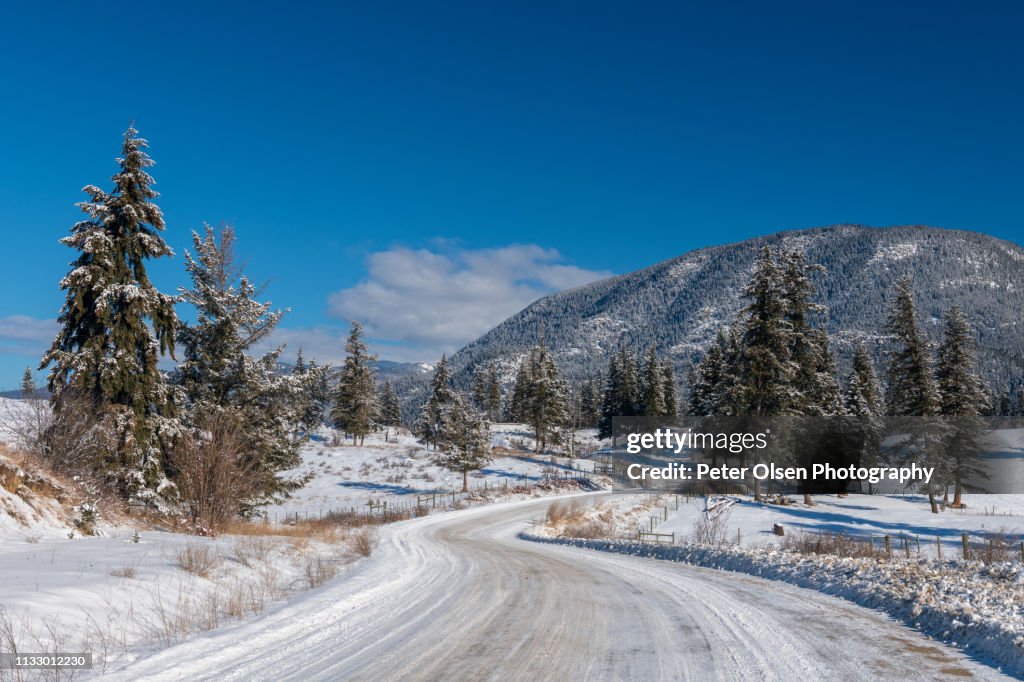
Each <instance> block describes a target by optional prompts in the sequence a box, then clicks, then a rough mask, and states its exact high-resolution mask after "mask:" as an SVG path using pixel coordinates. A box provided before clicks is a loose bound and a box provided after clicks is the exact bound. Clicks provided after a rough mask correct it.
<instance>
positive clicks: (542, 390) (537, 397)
mask: <svg viewBox="0 0 1024 682" xmlns="http://www.w3.org/2000/svg"><path fill="white" fill-rule="evenodd" d="M529 363H530V364H529V372H528V380H529V384H528V387H527V390H526V416H527V418H528V422H529V423H530V424H531V425H532V426H533V431H534V436H535V439H536V450H537V452H543V451H544V449H545V447H546V446H547V444H548V443H549V442H550V441H551V439H552V435H553V434H554V433H555V432H556V429H557V427H559V426H562V425H564V424H565V423H566V422H567V420H568V418H569V397H568V388H567V386H566V384H565V382H564V381H562V379H561V378H560V377H559V375H558V367H557V366H556V365H555V360H554V357H553V356H552V355H551V351H549V350H548V348H547V346H545V345H544V340H543V338H542V339H541V341H540V343H539V344H537V346H535V347H534V348H533V350H532V351H531V352H530V359H529Z"/></svg>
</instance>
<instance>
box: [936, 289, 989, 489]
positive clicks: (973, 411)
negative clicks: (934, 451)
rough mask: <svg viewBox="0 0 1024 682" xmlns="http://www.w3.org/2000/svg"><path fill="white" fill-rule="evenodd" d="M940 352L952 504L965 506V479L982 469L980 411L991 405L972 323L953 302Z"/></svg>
mask: <svg viewBox="0 0 1024 682" xmlns="http://www.w3.org/2000/svg"><path fill="white" fill-rule="evenodd" d="M938 355H939V361H938V365H937V367H936V379H937V383H938V390H939V414H940V415H943V416H946V417H951V419H950V420H949V426H950V435H949V438H948V443H949V447H948V457H949V458H950V466H951V468H952V471H951V474H952V478H953V485H954V492H953V504H952V505H951V506H952V507H953V508H954V509H959V508H960V507H963V500H962V498H961V496H962V494H963V483H964V479H966V478H967V477H968V476H971V475H974V474H981V473H982V471H981V469H980V467H979V460H980V458H981V456H982V448H981V445H980V443H979V442H978V438H979V436H980V435H981V433H982V432H983V430H984V428H983V423H982V421H981V419H980V415H981V414H982V412H983V411H984V410H985V409H986V408H987V407H988V405H987V402H986V399H985V396H986V391H985V386H984V384H983V383H982V381H981V378H980V377H979V376H978V373H977V370H976V364H975V359H974V342H973V339H972V334H971V327H970V325H969V324H968V322H967V317H966V316H965V315H964V313H963V311H962V310H961V309H960V308H959V306H953V307H952V308H951V309H950V310H949V311H948V312H947V313H946V326H945V329H944V330H943V334H942V343H941V344H940V345H939V353H938Z"/></svg>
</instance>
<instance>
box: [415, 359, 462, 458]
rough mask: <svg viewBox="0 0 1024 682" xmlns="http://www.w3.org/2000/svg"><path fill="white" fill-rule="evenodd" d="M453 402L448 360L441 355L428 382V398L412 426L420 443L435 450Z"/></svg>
mask: <svg viewBox="0 0 1024 682" xmlns="http://www.w3.org/2000/svg"><path fill="white" fill-rule="evenodd" d="M454 401H455V392H454V391H453V390H452V387H451V376H449V374H448V359H447V357H446V356H445V355H443V354H442V355H441V359H440V361H438V363H437V367H435V368H434V376H433V377H432V378H431V380H430V396H429V397H428V398H427V401H426V402H425V403H424V404H423V407H422V408H421V410H420V415H419V418H418V419H417V420H416V424H415V425H414V432H415V434H416V435H417V436H418V437H419V439H420V441H422V442H423V443H426V444H428V445H430V446H432V447H433V448H434V449H435V450H436V449H437V447H438V442H439V440H440V438H441V436H442V430H443V429H444V420H445V414H446V412H447V410H448V407H449V406H450V405H451V404H452V403H453V402H454Z"/></svg>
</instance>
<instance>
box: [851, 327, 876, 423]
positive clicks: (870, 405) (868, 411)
mask: <svg viewBox="0 0 1024 682" xmlns="http://www.w3.org/2000/svg"><path fill="white" fill-rule="evenodd" d="M843 403H844V407H845V410H846V413H847V414H849V415H851V416H854V417H867V416H871V417H881V416H882V415H883V414H884V411H885V406H884V404H883V400H882V387H881V385H880V384H879V383H878V375H877V374H876V373H875V363H874V362H873V361H872V360H871V355H870V354H869V353H868V351H867V349H866V348H865V347H864V344H863V343H858V344H857V345H856V346H855V347H854V349H853V364H852V368H851V370H850V376H849V378H848V379H847V381H846V394H845V396H844V400H843Z"/></svg>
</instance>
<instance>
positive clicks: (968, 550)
mask: <svg viewBox="0 0 1024 682" xmlns="http://www.w3.org/2000/svg"><path fill="white" fill-rule="evenodd" d="M960 541H961V542H962V543H963V546H964V559H970V558H971V545H970V543H968V542H967V533H964V534H963V535H961V536H960Z"/></svg>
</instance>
